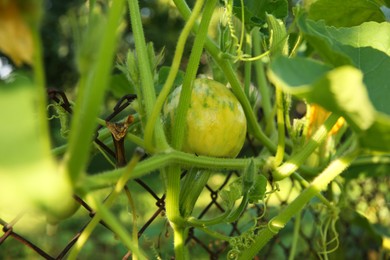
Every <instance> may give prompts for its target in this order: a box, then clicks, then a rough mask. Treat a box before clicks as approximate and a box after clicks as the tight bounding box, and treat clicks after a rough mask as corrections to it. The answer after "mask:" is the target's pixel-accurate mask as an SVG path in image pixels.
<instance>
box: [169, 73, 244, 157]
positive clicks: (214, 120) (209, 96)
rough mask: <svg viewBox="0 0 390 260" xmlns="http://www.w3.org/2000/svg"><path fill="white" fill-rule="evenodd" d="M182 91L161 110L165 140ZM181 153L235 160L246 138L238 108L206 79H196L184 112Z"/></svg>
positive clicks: (222, 88)
mask: <svg viewBox="0 0 390 260" xmlns="http://www.w3.org/2000/svg"><path fill="white" fill-rule="evenodd" d="M181 89H182V87H181V86H180V87H178V88H176V89H175V90H174V91H173V92H172V93H171V94H170V96H169V97H168V100H167V102H166V103H165V105H164V108H163V121H164V126H165V130H166V132H167V135H168V137H170V136H171V134H172V133H171V131H172V129H173V125H174V124H175V113H176V111H177V107H178V104H179V98H180V92H181ZM183 127H185V137H184V143H183V147H182V150H183V151H184V152H188V153H194V154H198V155H206V156H213V157H236V156H237V155H238V153H239V152H240V150H241V148H242V146H243V144H244V141H245V134H246V127H247V126H246V118H245V114H244V111H243V109H242V106H241V104H240V103H239V102H238V100H237V98H236V97H235V96H234V95H233V93H232V92H231V91H230V90H229V89H228V88H227V87H226V86H224V85H223V84H221V83H219V82H217V81H214V80H211V79H206V78H201V79H196V80H195V81H194V86H193V89H192V93H191V101H190V106H189V108H188V112H187V118H186V125H185V126H183Z"/></svg>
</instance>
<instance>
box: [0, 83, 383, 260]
mask: <svg viewBox="0 0 390 260" xmlns="http://www.w3.org/2000/svg"><path fill="white" fill-rule="evenodd" d="M48 94H49V97H50V99H51V100H52V102H56V103H57V104H60V105H61V106H62V107H63V108H64V109H65V110H66V111H67V112H68V113H72V109H71V106H70V103H69V101H68V100H67V98H66V95H65V94H64V93H63V92H61V91H58V90H54V89H50V90H49V91H48ZM134 98H135V96H132V95H129V96H125V97H123V98H122V99H121V100H120V101H119V102H118V103H117V105H116V106H115V107H114V111H113V113H111V114H110V115H108V116H107V118H106V120H111V119H113V118H114V117H115V116H116V115H118V114H119V113H120V112H121V111H122V110H123V109H125V108H126V107H127V106H128V105H129V104H130V102H131V100H133V99H134ZM94 141H95V142H96V143H97V145H98V146H100V147H101V149H103V150H104V151H106V152H107V153H108V154H109V155H111V156H112V157H115V151H113V150H111V148H110V147H108V146H107V145H106V144H105V143H104V142H103V141H101V140H99V136H98V135H96V137H95V140H94ZM183 175H184V174H183ZM239 175H240V173H239V172H234V171H231V172H223V171H221V172H215V173H214V174H212V176H211V178H210V180H209V181H208V183H207V185H206V187H205V189H204V190H203V192H202V194H201V195H200V198H199V200H198V201H197V204H196V207H195V209H194V211H193V215H194V216H196V217H197V218H199V219H207V218H210V217H213V216H217V215H219V214H221V213H223V212H224V208H223V206H222V205H221V198H220V196H219V192H220V191H221V190H222V189H224V188H226V187H227V185H228V184H229V183H230V182H231V181H232V180H234V179H235V178H237V177H238V176H239ZM380 185H382V186H381V187H382V188H377V187H379V186H380ZM388 187H390V178H389V177H372V178H367V176H366V177H365V178H363V179H353V180H351V181H348V182H346V183H344V185H340V187H339V189H340V193H339V196H341V195H340V194H343V196H344V197H342V198H340V199H339V201H341V202H342V203H341V204H340V205H341V206H340V207H342V208H343V209H345V210H342V212H340V214H339V216H338V217H339V219H338V221H337V222H336V229H337V234H338V238H339V239H338V240H334V241H338V243H339V244H338V246H336V242H334V244H330V245H329V247H328V248H327V249H328V250H329V249H330V248H338V249H337V250H336V252H334V253H333V254H330V255H329V257H330V258H331V259H342V258H343V259H353V258H357V259H380V258H381V257H382V258H383V259H385V257H389V253H388V252H384V251H383V250H382V249H381V244H380V243H381V241H380V240H378V237H377V236H376V235H374V233H373V232H371V233H370V232H369V224H368V222H364V219H365V218H363V217H361V216H359V215H356V212H355V209H358V210H360V211H361V212H363V213H365V214H369V215H370V216H371V217H370V220H372V222H374V223H377V224H381V225H383V226H389V225H390V223H389V221H390V220H389V219H390V218H389V215H390V213H389V204H388V201H390V198H389V196H390V195H389V194H388ZM127 188H128V189H129V190H130V191H131V192H132V194H133V195H134V198H135V199H136V202H137V208H138V210H139V211H138V212H137V215H138V219H139V222H137V223H136V225H137V226H138V237H139V239H140V240H139V242H140V246H141V247H142V248H143V249H144V250H145V251H146V252H149V253H148V254H149V257H150V258H151V259H154V258H155V259H174V254H173V250H172V248H171V246H170V245H171V244H172V239H173V238H172V236H173V234H172V231H171V229H170V227H169V223H168V221H167V220H166V217H165V203H164V202H165V195H164V190H163V187H162V185H161V180H160V179H159V177H158V176H157V174H155V173H151V174H150V175H148V176H145V177H143V178H141V179H136V180H134V181H130V182H129V184H128V185H127ZM341 189H342V190H343V191H344V192H341ZM301 191H302V187H301V185H300V184H299V183H298V182H296V181H294V180H293V179H289V178H288V179H285V180H283V181H282V182H280V183H279V187H278V189H277V190H276V191H275V192H273V193H271V194H268V195H267V197H266V199H265V201H264V203H263V204H255V205H250V206H249V207H248V208H247V209H246V211H245V212H244V213H243V214H242V215H241V216H240V218H239V219H238V220H237V221H235V222H233V223H220V224H218V225H215V226H214V227H213V228H212V229H213V230H214V231H216V232H219V233H222V234H226V235H228V236H230V237H237V238H238V239H243V236H241V235H242V234H244V233H245V232H247V231H248V230H254V234H256V230H258V229H260V228H262V227H264V226H266V225H267V223H268V221H269V220H271V219H272V218H273V217H274V216H275V215H276V214H277V213H278V212H280V210H281V209H282V208H283V207H284V206H285V205H287V204H288V203H290V202H291V201H292V200H293V199H294V198H295V197H296V196H297V195H298V194H299V193H300V192H301ZM99 192H100V194H101V197H102V200H103V199H104V198H105V196H107V194H108V193H109V190H103V191H99ZM333 196H335V195H334V194H333ZM1 199H6V198H1ZM74 199H75V200H76V201H77V202H78V203H79V204H80V205H81V206H82V207H81V209H80V210H79V211H78V212H77V214H76V215H75V216H73V217H72V218H71V219H69V220H66V221H64V222H63V223H60V225H59V227H57V228H58V229H57V232H56V233H55V234H54V235H53V234H52V235H51V236H50V235H48V234H47V232H48V231H47V230H48V229H47V226H46V227H45V228H35V229H33V232H24V231H23V229H18V225H22V222H23V223H24V222H27V223H29V224H28V225H31V226H34V223H35V222H34V220H33V219H32V218H30V217H31V216H30V215H28V214H26V213H24V212H21V213H20V214H18V215H16V216H13V217H12V218H9V217H8V218H7V219H6V218H5V216H4V215H3V214H2V213H1V212H0V225H1V226H2V234H1V237H0V258H1V259H27V258H28V259H39V258H42V259H64V258H66V256H67V254H68V253H69V251H70V250H71V249H72V247H73V246H74V245H75V243H76V241H77V240H78V239H79V237H80V234H81V232H82V231H83V230H84V228H85V227H86V226H87V225H88V223H89V222H90V221H91V219H92V218H93V217H94V215H95V212H94V211H93V209H92V208H91V207H90V206H89V205H88V204H87V203H86V202H85V201H84V200H83V199H82V198H80V197H78V196H74ZM320 205H321V204H320V203H317V201H315V200H313V201H312V202H311V204H310V205H309V206H308V207H306V208H305V209H303V210H302V211H301V212H300V213H299V214H298V216H296V217H295V218H294V219H293V220H292V221H290V222H289V223H288V224H287V226H286V227H285V228H284V229H282V230H281V231H280V232H279V234H278V235H276V236H275V237H274V238H273V239H272V240H271V241H270V242H269V243H268V244H267V246H266V247H265V248H264V249H263V250H262V251H261V252H259V253H258V256H256V259H287V258H289V256H290V255H291V254H292V253H293V254H294V255H295V258H296V259H319V258H321V254H320V252H321V251H322V250H323V248H321V246H320V245H321V239H320V238H321V236H320V233H321V227H322V226H323V225H324V216H326V214H324V211H323V207H321V206H320ZM112 210H113V212H115V213H116V214H117V216H118V219H119V220H120V221H121V222H123V223H124V224H125V226H126V227H128V228H129V230H130V229H131V227H132V225H134V224H135V223H133V222H132V219H131V217H130V215H131V212H129V210H127V201H126V196H123V197H122V198H120V199H119V200H118V202H117V204H116V205H115V206H114V207H113V209H112ZM254 227H256V228H258V229H256V228H254ZM52 228H54V227H52ZM45 232H46V233H45ZM49 233H50V232H49ZM337 234H333V235H334V236H336V235H337ZM244 237H245V236H244ZM294 243H295V244H294ZM186 244H187V246H188V247H189V251H190V254H191V255H194V256H196V257H195V258H194V259H225V258H229V257H230V255H229V252H230V251H231V250H232V246H231V245H230V244H229V243H228V242H227V241H222V240H218V239H215V238H212V237H210V236H209V235H207V234H205V233H204V232H203V231H201V230H199V229H197V228H191V229H190V230H189V232H188V238H187V241H186ZM292 250H294V252H292ZM340 252H342V254H341V253H340ZM81 256H82V258H84V259H87V258H90V257H96V256H99V259H112V258H113V257H114V258H118V257H122V258H123V259H129V258H131V252H128V251H127V249H126V247H125V246H124V245H122V244H121V242H120V241H119V240H118V239H116V236H115V234H113V233H112V231H111V230H110V229H109V228H108V227H107V226H106V225H105V223H104V222H100V225H99V227H98V228H97V230H95V231H94V233H93V234H92V237H91V238H90V242H88V243H87V244H86V246H85V249H83V251H82V254H81ZM340 257H341V258H340Z"/></svg>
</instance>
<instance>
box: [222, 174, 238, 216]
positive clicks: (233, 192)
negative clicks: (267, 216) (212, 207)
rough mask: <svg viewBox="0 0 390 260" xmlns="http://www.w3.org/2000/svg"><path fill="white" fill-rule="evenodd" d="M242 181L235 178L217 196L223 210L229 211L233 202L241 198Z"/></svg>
mask: <svg viewBox="0 0 390 260" xmlns="http://www.w3.org/2000/svg"><path fill="white" fill-rule="evenodd" d="M241 191H242V179H241V178H237V179H235V180H234V181H233V182H232V183H230V184H229V185H228V186H227V187H226V188H225V189H223V190H221V191H220V192H219V193H218V194H219V196H220V197H221V199H222V203H223V204H224V206H225V209H226V210H228V209H231V208H232V207H233V206H234V202H236V200H238V199H239V198H241V197H242V192H241Z"/></svg>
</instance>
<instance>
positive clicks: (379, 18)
mask: <svg viewBox="0 0 390 260" xmlns="http://www.w3.org/2000/svg"><path fill="white" fill-rule="evenodd" d="M309 18H310V19H312V20H324V21H325V23H326V24H327V25H333V26H336V27H350V26H356V25H359V24H362V23H364V22H368V21H375V22H384V21H385V16H384V14H383V12H382V11H381V9H380V6H379V5H378V4H376V3H374V2H373V1H367V0H343V1H340V0H318V1H315V2H314V3H313V4H312V5H311V6H310V9H309Z"/></svg>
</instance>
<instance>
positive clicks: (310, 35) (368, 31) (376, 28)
mask: <svg viewBox="0 0 390 260" xmlns="http://www.w3.org/2000/svg"><path fill="white" fill-rule="evenodd" d="M298 24H299V27H300V29H301V30H302V32H303V33H304V34H305V38H306V39H307V41H308V42H309V43H310V44H311V45H312V46H313V47H314V48H315V49H316V50H317V52H318V54H319V55H320V56H321V57H322V58H323V59H324V60H325V61H326V62H328V63H331V64H332V65H334V66H342V65H346V64H349V65H353V66H355V67H356V68H359V69H360V70H361V71H362V72H363V81H364V84H365V85H366V87H367V90H368V94H369V97H370V99H371V102H372V103H373V105H374V107H375V108H376V110H378V111H381V112H384V113H386V114H389V115H390V102H388V97H389V96H390V81H389V80H387V78H388V75H389V74H390V24H389V23H375V22H368V23H363V24H361V25H359V26H355V27H350V28H335V27H330V26H326V25H325V23H324V22H323V21H318V22H315V21H312V20H305V19H303V17H301V18H300V19H299V21H298Z"/></svg>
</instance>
